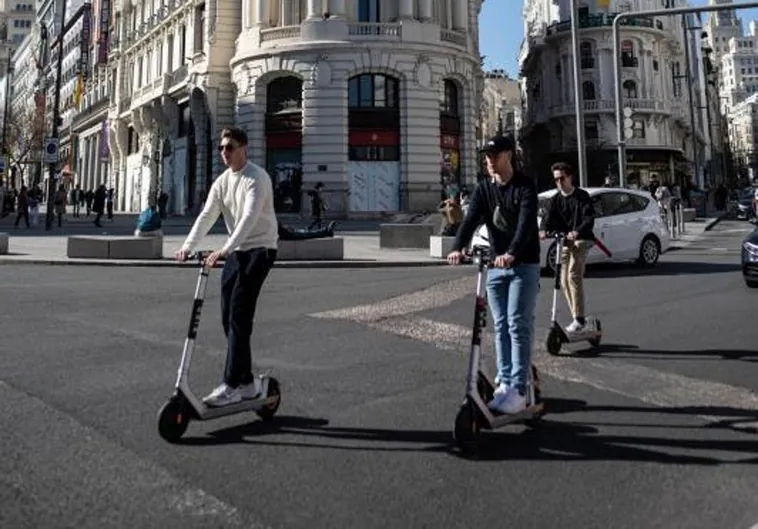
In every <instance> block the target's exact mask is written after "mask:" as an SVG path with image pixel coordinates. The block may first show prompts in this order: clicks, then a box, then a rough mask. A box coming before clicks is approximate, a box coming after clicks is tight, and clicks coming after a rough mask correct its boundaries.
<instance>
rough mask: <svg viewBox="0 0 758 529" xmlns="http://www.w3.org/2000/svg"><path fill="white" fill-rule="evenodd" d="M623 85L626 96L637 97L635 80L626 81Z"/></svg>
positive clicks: (629, 97)
mask: <svg viewBox="0 0 758 529" xmlns="http://www.w3.org/2000/svg"><path fill="white" fill-rule="evenodd" d="M621 86H622V88H623V89H624V97H626V98H628V99H637V83H635V82H634V81H624V84H623V85H621Z"/></svg>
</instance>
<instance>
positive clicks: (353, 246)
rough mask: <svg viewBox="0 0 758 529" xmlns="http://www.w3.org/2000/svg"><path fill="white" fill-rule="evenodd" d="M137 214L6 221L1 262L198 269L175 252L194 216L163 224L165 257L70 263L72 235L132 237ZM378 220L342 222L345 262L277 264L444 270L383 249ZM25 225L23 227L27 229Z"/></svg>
mask: <svg viewBox="0 0 758 529" xmlns="http://www.w3.org/2000/svg"><path fill="white" fill-rule="evenodd" d="M136 218H137V215H129V214H121V215H119V214H117V215H115V216H114V220H113V221H112V222H111V221H108V220H103V221H102V225H103V226H102V228H98V227H96V226H94V222H93V221H94V217H90V218H89V219H87V218H86V217H81V218H78V219H75V218H72V217H70V216H69V217H68V218H67V219H66V220H64V224H63V226H62V228H58V227H57V224H56V225H55V226H54V227H53V229H52V230H51V231H45V226H44V217H41V218H40V222H41V225H38V226H36V227H32V228H29V229H26V228H25V227H19V228H14V226H13V222H15V216H14V217H13V218H11V217H10V216H9V217H5V218H4V219H0V232H5V233H8V235H9V254H8V255H0V264H13V263H26V264H47V265H80V266H81V265H91V266H92V265H94V266H169V267H172V266H173V267H192V266H196V264H194V263H178V262H176V261H174V260H173V259H172V256H173V254H174V252H175V251H176V250H177V249H178V248H179V247H180V246H181V244H182V242H184V239H185V237H186V236H187V233H188V232H189V230H190V227H191V226H192V223H193V222H194V220H195V219H194V218H192V217H171V218H168V219H166V220H165V221H164V222H163V231H164V233H165V235H164V238H163V255H164V259H161V260H156V259H150V260H136V259H70V258H68V257H67V256H66V245H67V238H68V236H71V235H132V233H133V231H134V224H135V221H136ZM378 224H379V223H378V222H371V221H342V222H339V223H338V225H337V230H336V233H335V236H336V237H341V238H343V239H344V241H345V242H344V244H345V258H344V260H341V261H277V263H276V266H278V267H285V268H371V267H394V266H440V265H445V264H446V261H445V260H443V259H434V258H431V257H429V250H388V249H380V248H379V232H378ZM22 226H23V225H22ZM226 238H227V235H226V229H225V227H224V225H223V221H219V222H218V223H216V225H215V226H214V227H213V229H212V230H211V232H210V234H209V235H208V236H207V237H206V238H205V239H204V241H203V245H202V248H201V249H209V250H211V249H215V248H219V247H221V245H222V244H223V243H224V242H225V241H226Z"/></svg>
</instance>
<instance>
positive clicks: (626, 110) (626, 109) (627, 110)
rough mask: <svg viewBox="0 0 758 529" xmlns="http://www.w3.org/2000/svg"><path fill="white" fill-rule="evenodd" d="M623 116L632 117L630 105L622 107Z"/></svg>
mask: <svg viewBox="0 0 758 529" xmlns="http://www.w3.org/2000/svg"><path fill="white" fill-rule="evenodd" d="M624 117H625V118H631V117H632V109H631V107H624Z"/></svg>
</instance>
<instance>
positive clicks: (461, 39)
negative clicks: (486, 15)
mask: <svg viewBox="0 0 758 529" xmlns="http://www.w3.org/2000/svg"><path fill="white" fill-rule="evenodd" d="M440 41H442V42H449V43H451V44H455V45H456V46H461V47H462V48H465V47H466V45H467V44H468V37H467V35H466V34H465V33H462V32H460V31H454V30H451V29H441V30H440Z"/></svg>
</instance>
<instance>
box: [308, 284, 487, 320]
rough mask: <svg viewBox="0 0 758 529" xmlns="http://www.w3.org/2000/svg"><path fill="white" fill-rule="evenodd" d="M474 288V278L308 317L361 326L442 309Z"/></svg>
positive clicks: (470, 292) (471, 293)
mask: <svg viewBox="0 0 758 529" xmlns="http://www.w3.org/2000/svg"><path fill="white" fill-rule="evenodd" d="M475 287H476V278H475V277H463V278H460V279H454V280H452V281H446V282H444V283H439V284H437V285H434V286H431V287H429V288H425V289H423V290H419V291H416V292H412V293H410V294H403V295H400V296H396V297H394V298H390V299H387V300H384V301H380V302H378V303H372V304H368V305H357V306H355V307H347V308H344V309H337V310H329V311H326V312H316V313H314V314H310V316H311V317H313V318H324V319H335V320H352V321H357V322H364V323H368V322H375V321H381V320H383V319H385V318H389V317H395V316H403V315H408V314H413V313H414V312H421V311H425V310H429V309H434V308H440V307H446V306H448V305H450V304H451V303H453V302H454V301H457V300H459V299H462V298H464V297H466V296H470V295H473V292H474V289H475Z"/></svg>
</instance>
